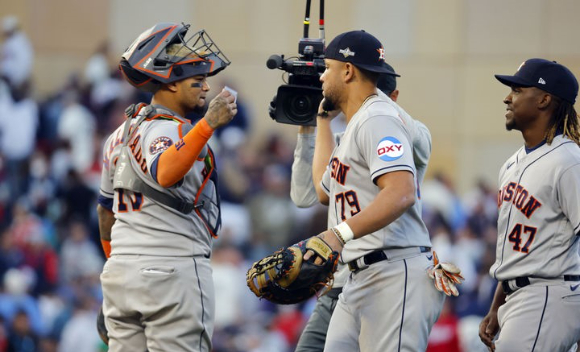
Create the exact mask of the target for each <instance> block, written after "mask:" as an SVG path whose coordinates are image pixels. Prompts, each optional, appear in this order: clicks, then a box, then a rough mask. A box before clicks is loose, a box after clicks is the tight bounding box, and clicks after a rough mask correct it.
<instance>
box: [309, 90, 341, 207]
mask: <svg viewBox="0 0 580 352" xmlns="http://www.w3.org/2000/svg"><path fill="white" fill-rule="evenodd" d="M324 104H325V100H324V99H323V100H322V101H321V102H320V107H319V108H318V118H317V120H316V126H317V133H316V143H315V147H314V159H313V161H312V182H313V183H314V187H315V188H316V194H317V195H318V200H319V201H320V203H322V204H325V205H328V193H327V192H328V190H324V189H323V185H322V184H321V181H322V176H323V175H324V172H325V171H326V167H327V166H328V163H329V162H330V156H331V155H332V151H333V149H334V147H335V144H334V136H333V134H332V130H331V128H330V122H331V121H332V119H333V118H334V117H336V115H338V111H337V110H335V111H330V112H329V111H325V110H324V107H323V106H324ZM327 186H328V185H327Z"/></svg>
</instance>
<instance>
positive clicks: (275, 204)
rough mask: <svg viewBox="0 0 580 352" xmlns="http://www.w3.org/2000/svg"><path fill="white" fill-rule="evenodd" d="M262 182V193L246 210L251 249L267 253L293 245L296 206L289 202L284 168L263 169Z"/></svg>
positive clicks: (275, 166) (268, 167) (288, 181)
mask: <svg viewBox="0 0 580 352" xmlns="http://www.w3.org/2000/svg"><path fill="white" fill-rule="evenodd" d="M263 180H264V181H263V182H264V188H263V190H261V191H259V192H258V193H257V194H256V195H254V196H253V197H251V198H250V199H249V201H248V203H247V206H248V207H249V210H250V214H251V219H252V229H253V234H254V241H253V245H254V249H255V250H260V248H261V250H263V251H264V252H263V253H269V252H272V251H274V250H276V249H278V248H280V247H283V246H288V245H291V244H292V243H290V240H291V237H292V236H293V234H294V231H295V225H296V206H295V205H294V203H292V201H291V200H290V196H289V192H290V175H289V173H288V170H287V169H286V168H285V167H284V166H283V165H280V164H270V165H268V166H266V168H265V169H264V174H263ZM259 256H262V255H259Z"/></svg>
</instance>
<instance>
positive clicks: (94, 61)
mask: <svg viewBox="0 0 580 352" xmlns="http://www.w3.org/2000/svg"><path fill="white" fill-rule="evenodd" d="M110 71H111V68H110V65H109V43H108V41H104V42H102V43H101V44H99V46H98V47H97V50H96V51H95V53H94V54H93V55H92V56H91V57H90V58H89V60H88V61H87V63H86V65H85V72H84V78H85V80H86V82H87V84H88V85H90V86H95V85H97V84H99V83H101V82H103V81H105V80H107V79H108V78H109V73H110Z"/></svg>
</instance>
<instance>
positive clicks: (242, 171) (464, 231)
mask: <svg viewBox="0 0 580 352" xmlns="http://www.w3.org/2000/svg"><path fill="white" fill-rule="evenodd" d="M2 30H3V33H4V37H3V41H2V42H1V47H0V55H1V56H0V58H1V60H0V76H1V79H0V352H8V351H17V352H33V351H36V352H52V351H58V352H96V351H106V346H105V345H104V344H103V343H102V342H101V341H100V339H99V336H98V334H97V331H96V327H95V322H96V316H97V312H98V310H99V308H100V305H101V300H102V294H101V288H100V283H99V275H100V273H101V269H102V267H103V264H104V261H105V257H104V255H103V252H102V250H101V248H100V242H99V234H98V224H97V220H96V211H95V209H96V198H97V194H98V191H99V179H100V170H101V154H102V151H101V148H102V143H103V142H104V138H106V136H107V135H108V134H109V133H110V132H112V131H113V130H114V129H115V128H116V127H117V126H118V125H119V124H120V123H121V122H122V121H123V120H124V114H123V112H124V109H125V107H127V106H128V105H129V104H131V103H135V102H139V101H147V99H148V97H147V96H144V95H140V94H139V93H138V92H137V90H135V89H134V88H132V87H131V86H129V85H128V84H127V83H125V82H124V80H123V79H122V78H121V77H120V75H119V73H118V71H117V70H116V68H115V67H111V65H110V60H109V57H108V55H109V54H108V49H107V45H106V44H103V45H101V46H100V47H99V48H98V50H96V51H95V53H94V55H93V56H92V57H91V58H90V59H89V60H88V61H87V64H86V69H85V70H84V72H72V73H71V75H70V77H69V79H68V80H67V82H66V84H65V85H64V86H62V87H60V88H58V87H55V91H54V92H52V94H51V95H50V96H46V97H41V98H33V94H32V92H33V86H32V84H31V83H32V82H33V80H32V79H31V76H30V75H31V67H32V65H33V58H34V54H33V48H32V46H31V45H30V42H29V41H28V39H27V38H26V34H25V33H23V32H22V31H21V30H20V29H19V25H18V20H17V19H16V18H14V17H7V18H5V19H4V21H3V22H2ZM228 84H230V83H228ZM215 88H217V87H215ZM266 106H267V102H265V103H264V107H263V108H261V107H255V109H249V108H247V107H246V106H245V105H244V103H243V92H240V100H239V105H238V109H239V112H238V115H237V116H236V117H235V119H234V123H232V125H231V126H228V127H227V128H226V129H224V130H221V131H219V133H217V134H216V136H214V137H213V138H212V140H211V142H210V143H211V144H212V147H213V148H214V149H215V151H216V155H217V158H218V159H217V165H218V170H219V172H220V188H221V189H220V192H221V197H222V211H223V213H222V218H223V228H222V231H221V234H220V237H219V238H218V239H217V240H216V241H215V246H214V253H213V256H212V262H213V270H214V281H215V292H216V295H217V297H216V302H217V311H216V321H215V324H216V329H215V333H214V351H215V352H272V351H277V352H286V351H288V352H289V351H293V346H294V345H295V343H296V342H297V339H298V337H299V335H300V333H301V331H302V328H303V326H304V323H305V322H306V320H307V319H308V316H309V314H310V312H311V310H312V309H313V306H314V303H315V300H314V299H311V300H310V301H308V302H305V303H303V304H298V305H291V306H276V305H273V304H270V303H269V302H267V301H260V300H258V299H257V298H256V297H255V296H254V295H253V294H252V293H251V292H250V290H249V289H248V288H247V287H246V283H245V274H246V270H247V268H249V267H250V265H251V263H252V262H253V261H255V260H257V259H260V258H261V257H263V256H265V255H267V254H270V253H271V252H272V251H274V250H276V249H278V248H280V247H282V246H286V245H290V244H292V243H295V242H297V241H300V240H302V239H304V238H307V237H309V236H312V235H315V234H317V233H319V232H321V231H322V230H323V229H324V227H325V226H326V209H325V207H324V206H322V205H320V206H315V207H312V208H309V209H298V208H297V207H296V206H295V205H294V204H293V203H292V201H291V200H290V197H289V184H290V170H291V164H292V160H293V147H294V146H293V145H292V143H291V142H288V140H287V139H285V138H283V137H282V136H280V135H277V134H274V133H273V134H272V135H270V136H269V137H268V138H266V139H265V143H263V144H262V145H260V146H258V147H255V146H252V143H248V140H247V139H248V138H250V137H251V135H252V134H251V132H252V124H253V123H274V122H272V121H266V120H269V119H267V110H266ZM410 110H412V107H410ZM261 119H264V121H263V122H258V120H261ZM436 148H437V146H436V145H435V146H434V149H435V151H436ZM421 195H422V199H423V201H424V209H423V210H424V218H425V221H426V223H427V225H428V227H429V230H430V233H431V236H432V241H433V246H434V249H435V250H436V251H437V253H438V254H439V257H440V258H441V259H442V260H445V261H452V262H454V263H456V264H457V265H458V266H459V267H461V268H462V270H463V273H464V276H465V277H466V281H465V282H464V283H463V285H461V286H460V288H459V289H460V292H461V294H460V296H459V297H458V298H451V299H447V304H446V306H445V309H444V312H443V313H442V316H441V318H440V319H439V321H438V323H437V324H436V325H435V327H434V328H433V331H432V333H431V337H430V340H429V341H430V344H429V349H428V351H429V352H439V351H446V352H460V351H464V352H467V351H469V352H474V351H480V350H481V351H485V349H484V345H483V344H481V342H479V338H478V336H477V326H478V324H479V321H480V320H481V317H482V316H483V315H485V313H486V312H487V309H488V307H489V304H490V301H491V297H492V293H493V290H494V288H495V285H496V283H495V282H494V281H493V280H492V279H491V278H490V277H489V275H488V273H487V272H488V269H489V267H490V266H491V264H492V262H493V260H494V258H495V254H494V253H495V249H494V248H495V240H496V232H495V224H496V216H497V215H496V214H497V206H496V201H495V198H496V194H495V191H494V189H493V187H490V186H489V185H486V184H485V183H484V182H480V183H479V184H477V185H474V191H473V193H470V194H462V195H460V194H457V192H456V191H455V190H454V186H453V183H452V182H451V181H450V179H449V176H448V175H446V174H445V173H441V174H438V175H436V177H433V178H430V179H428V180H426V181H425V183H424V185H423V188H422V189H421Z"/></svg>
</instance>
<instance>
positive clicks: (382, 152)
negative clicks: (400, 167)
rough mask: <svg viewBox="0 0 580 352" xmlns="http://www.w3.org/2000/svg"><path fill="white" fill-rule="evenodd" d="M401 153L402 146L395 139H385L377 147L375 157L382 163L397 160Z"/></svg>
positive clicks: (402, 151)
mask: <svg viewBox="0 0 580 352" xmlns="http://www.w3.org/2000/svg"><path fill="white" fill-rule="evenodd" d="M403 153H404V150H403V144H401V142H400V141H399V140H398V139H397V138H395V137H385V138H383V139H381V141H380V142H379V144H378V145H377V156H378V157H379V158H380V159H381V160H383V161H393V160H397V159H399V158H400V157H401V155H403Z"/></svg>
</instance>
